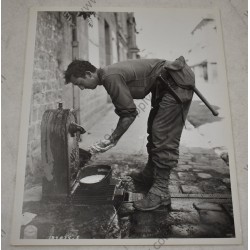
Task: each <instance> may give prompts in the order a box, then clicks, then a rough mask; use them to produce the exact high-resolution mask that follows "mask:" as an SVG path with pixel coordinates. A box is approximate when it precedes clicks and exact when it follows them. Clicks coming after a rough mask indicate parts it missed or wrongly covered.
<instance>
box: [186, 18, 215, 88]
mask: <svg viewBox="0 0 250 250" xmlns="http://www.w3.org/2000/svg"><path fill="white" fill-rule="evenodd" d="M191 36H192V41H193V43H192V44H193V46H192V48H190V49H189V51H188V53H187V55H186V58H187V59H188V64H189V65H190V66H191V67H192V69H193V71H194V73H195V76H196V78H197V79H199V82H200V83H208V84H214V83H216V82H217V74H218V73H217V62H218V51H217V49H218V46H217V42H218V38H217V27H216V23H215V20H214V18H213V17H211V16H208V17H205V18H202V19H201V20H200V22H199V23H198V24H197V25H196V26H195V27H194V29H193V30H192V32H191Z"/></svg>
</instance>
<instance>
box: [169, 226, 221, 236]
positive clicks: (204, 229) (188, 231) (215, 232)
mask: <svg viewBox="0 0 250 250" xmlns="http://www.w3.org/2000/svg"><path fill="white" fill-rule="evenodd" d="M169 234H170V236H171V237H174V238H198V237H199V238H201V237H204V238H218V237H222V236H223V233H222V232H220V230H219V229H217V228H215V227H214V226H210V225H201V224H200V225H189V224H185V225H171V226H170V228H169Z"/></svg>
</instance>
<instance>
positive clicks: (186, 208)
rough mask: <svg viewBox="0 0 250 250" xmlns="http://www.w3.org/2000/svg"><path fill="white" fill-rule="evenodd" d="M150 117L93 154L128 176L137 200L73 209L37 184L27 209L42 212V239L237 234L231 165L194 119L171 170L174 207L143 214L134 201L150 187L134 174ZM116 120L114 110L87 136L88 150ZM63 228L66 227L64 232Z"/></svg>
mask: <svg viewBox="0 0 250 250" xmlns="http://www.w3.org/2000/svg"><path fill="white" fill-rule="evenodd" d="M147 115H148V112H141V113H140V114H139V117H138V118H137V120H136V121H135V122H134V124H132V126H131V127H130V128H129V130H128V131H127V133H126V134H124V136H123V137H122V138H121V140H120V141H119V143H118V144H117V145H116V147H114V148H112V149H111V150H109V151H107V152H106V153H103V154H99V155H97V156H95V157H93V159H91V161H90V162H89V163H88V164H89V165H98V164H101V165H110V166H111V167H112V171H113V177H114V178H117V179H119V180H122V184H121V185H122V186H123V188H124V189H125V190H126V191H128V192H130V194H131V193H133V194H134V195H133V196H131V197H132V198H131V200H128V201H126V202H124V203H122V205H120V206H118V207H116V210H115V209H114V207H112V206H98V207H95V208H93V209H92V208H91V207H89V206H85V207H75V208H74V207H68V206H67V205H65V204H58V205H55V206H53V205H50V206H45V205H43V204H41V203H40V202H39V198H37V197H39V195H40V196H41V194H39V192H40V193H41V187H35V188H36V190H37V191H35V192H34V189H33V191H32V190H28V191H26V194H25V201H26V202H25V203H24V207H23V213H24V212H29V213H34V214H36V215H38V216H37V217H36V218H35V219H34V220H33V221H32V223H33V225H36V226H37V227H38V228H41V229H40V232H43V233H41V236H40V237H42V238H48V237H52V238H53V237H55V235H57V236H58V237H59V236H60V235H64V237H65V235H74V232H77V235H78V236H77V237H80V238H129V239H130V238H131V239H132V238H231V237H234V236H235V232H234V219H233V208H232V200H231V188H230V187H231V186H230V174H229V167H228V166H227V164H226V163H225V162H224V160H222V159H221V158H220V157H219V156H218V155H217V154H216V153H215V152H214V150H213V149H212V148H210V147H209V145H208V144H207V142H206V138H204V137H202V136H201V135H200V134H199V133H198V131H197V130H196V129H195V128H193V127H192V126H191V124H190V123H189V122H187V123H186V128H185V129H184V131H183V135H182V139H181V146H180V158H179V164H178V167H176V168H175V169H173V170H172V171H171V176H170V186H169V189H170V193H171V200H172V203H171V207H170V208H169V207H168V208H166V207H160V208H159V209H157V210H155V211H152V212H140V211H136V210H135V209H134V208H133V204H132V200H136V199H139V197H142V195H144V194H145V193H146V191H147V190H145V189H141V187H137V186H134V184H133V182H132V180H131V178H130V177H128V174H129V173H130V172H131V171H133V170H140V169H143V167H144V166H145V164H146V162H147V153H146V146H145V144H146V136H147V134H146V119H147ZM116 119H117V117H116V115H115V114H114V113H113V111H112V110H110V111H109V112H108V113H107V114H106V116H104V117H103V119H102V120H100V121H99V122H98V123H96V125H95V126H93V127H92V128H91V129H89V130H87V133H86V134H85V135H83V136H82V142H81V143H80V147H81V148H83V149H87V148H88V146H90V145H91V144H92V143H94V142H96V141H98V140H101V139H102V138H103V137H105V136H107V135H108V134H109V133H110V130H111V129H112V128H115V126H116ZM82 125H83V126H84V124H82ZM34 193H37V195H34ZM35 200H36V201H35ZM41 206H42V210H43V212H42V213H41V211H40V210H41ZM55 211H57V212H56V213H55ZM61 228H64V231H60V230H61ZM83 228H84V230H83ZM100 228H101V229H100ZM59 229H60V230H59ZM104 232H105V233H104Z"/></svg>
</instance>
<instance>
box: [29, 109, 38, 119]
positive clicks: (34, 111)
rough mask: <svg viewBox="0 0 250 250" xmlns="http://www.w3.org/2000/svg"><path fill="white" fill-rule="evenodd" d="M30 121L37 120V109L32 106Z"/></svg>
mask: <svg viewBox="0 0 250 250" xmlns="http://www.w3.org/2000/svg"><path fill="white" fill-rule="evenodd" d="M31 117H32V122H36V121H37V118H38V109H37V108H35V107H33V109H32V115H31Z"/></svg>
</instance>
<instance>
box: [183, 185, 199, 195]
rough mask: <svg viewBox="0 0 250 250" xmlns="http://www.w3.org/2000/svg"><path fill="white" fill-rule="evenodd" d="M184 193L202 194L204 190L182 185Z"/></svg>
mask: <svg viewBox="0 0 250 250" xmlns="http://www.w3.org/2000/svg"><path fill="white" fill-rule="evenodd" d="M181 189H182V192H183V193H185V194H197V193H198V194H200V193H203V192H202V190H201V189H200V188H199V187H197V186H188V185H181Z"/></svg>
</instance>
